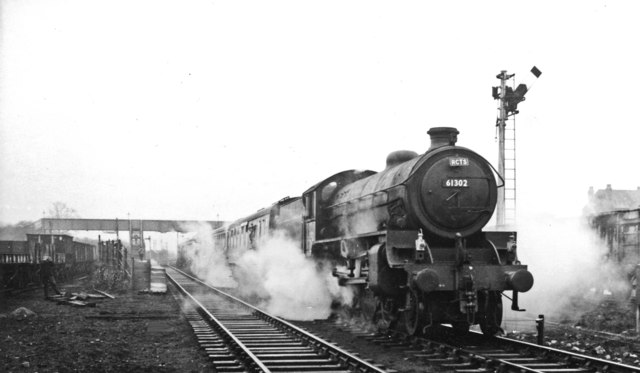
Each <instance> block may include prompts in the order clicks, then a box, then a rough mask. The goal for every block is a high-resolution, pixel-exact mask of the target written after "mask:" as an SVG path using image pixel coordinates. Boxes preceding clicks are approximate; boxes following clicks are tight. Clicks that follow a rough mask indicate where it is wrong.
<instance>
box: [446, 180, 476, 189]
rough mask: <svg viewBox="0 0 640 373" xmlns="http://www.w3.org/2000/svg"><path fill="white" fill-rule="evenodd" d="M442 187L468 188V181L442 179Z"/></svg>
mask: <svg viewBox="0 0 640 373" xmlns="http://www.w3.org/2000/svg"><path fill="white" fill-rule="evenodd" d="M442 186H443V187H445V188H468V187H469V180H468V179H444V180H442Z"/></svg>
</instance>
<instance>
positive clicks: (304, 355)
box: [254, 352, 326, 360]
mask: <svg viewBox="0 0 640 373" xmlns="http://www.w3.org/2000/svg"><path fill="white" fill-rule="evenodd" d="M254 355H256V357H257V358H259V359H260V360H279V359H283V360H286V359H290V358H292V357H298V358H310V359H312V358H317V357H323V356H326V355H318V354H316V353H312V352H309V353H300V352H291V353H288V354H254Z"/></svg>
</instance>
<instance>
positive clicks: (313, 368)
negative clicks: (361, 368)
mask: <svg viewBox="0 0 640 373" xmlns="http://www.w3.org/2000/svg"><path fill="white" fill-rule="evenodd" d="M268 368H269V370H271V371H272V372H327V371H331V372H334V371H340V372H348V370H347V369H346V368H344V367H342V366H340V365H338V364H333V365H273V366H269V367H268Z"/></svg>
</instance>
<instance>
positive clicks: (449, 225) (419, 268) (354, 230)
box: [214, 127, 533, 335]
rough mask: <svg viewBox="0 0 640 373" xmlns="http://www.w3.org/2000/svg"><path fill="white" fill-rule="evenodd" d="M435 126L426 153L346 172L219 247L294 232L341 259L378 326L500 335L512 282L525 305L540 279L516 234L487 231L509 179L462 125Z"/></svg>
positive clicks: (233, 233) (339, 268)
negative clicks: (525, 295) (473, 329)
mask: <svg viewBox="0 0 640 373" xmlns="http://www.w3.org/2000/svg"><path fill="white" fill-rule="evenodd" d="M428 134H429V135H430V136H431V146H430V148H429V149H428V150H427V151H426V152H425V153H424V154H422V155H418V154H417V153H414V152H409V151H397V152H393V153H391V154H390V155H389V156H388V157H387V166H386V168H385V169H384V170H383V171H381V172H377V173H376V172H374V171H360V170H347V171H343V172H340V173H337V174H335V175H333V176H331V177H329V178H327V179H324V180H322V181H320V182H319V183H317V184H316V185H314V186H312V187H311V188H309V189H308V190H306V191H305V192H304V193H303V194H302V196H301V197H295V198H286V199H283V200H281V201H278V202H277V203H275V204H274V205H272V206H270V207H268V208H265V209H262V210H260V211H258V212H257V213H256V214H253V215H251V216H249V217H246V218H243V219H239V220H237V221H235V222H233V223H232V224H230V225H229V226H227V227H225V228H220V229H218V230H217V231H216V232H214V236H215V239H216V241H217V243H218V245H222V246H224V247H225V248H226V250H227V252H228V253H229V254H228V255H229V257H231V258H233V257H234V256H235V257H237V253H240V252H242V251H243V250H246V249H249V248H255V247H256V246H257V245H259V243H260V240H261V239H262V238H264V237H267V236H268V235H269V234H271V233H273V232H274V231H275V230H280V231H285V232H287V233H288V234H289V235H290V237H291V238H293V239H295V240H297V242H300V249H301V250H303V251H304V252H305V253H306V254H307V255H308V256H311V257H313V258H314V259H317V260H318V261H319V263H330V264H331V266H332V267H333V268H332V269H331V270H332V273H333V275H334V276H335V277H336V279H337V281H338V283H339V285H340V286H345V287H351V288H352V289H353V290H354V292H355V293H356V294H357V297H356V301H355V303H354V305H353V307H354V308H355V309H357V310H359V311H360V312H362V314H363V315H364V316H365V317H368V318H369V319H370V320H371V321H372V322H374V323H375V324H376V325H378V326H379V327H380V328H383V329H384V328H391V327H395V326H402V324H401V320H402V321H403V322H404V328H405V329H406V331H407V332H408V333H410V334H412V335H417V334H421V333H423V332H425V331H427V330H428V328H429V327H430V326H433V325H436V324H451V325H452V326H453V328H454V330H455V331H457V332H459V333H464V332H466V331H468V329H469V327H470V326H471V325H477V324H479V326H480V328H481V330H482V331H483V333H485V334H488V335H493V334H496V333H498V332H499V331H500V330H501V329H500V324H501V322H502V313H503V309H502V292H504V291H506V290H511V291H513V297H512V309H514V310H518V308H519V307H518V293H519V292H526V291H528V290H529V289H531V287H532V286H533V276H532V274H531V273H530V272H529V271H527V266H526V265H522V264H520V262H519V260H518V257H517V245H516V238H517V234H516V232H488V231H483V230H482V228H483V227H484V226H485V225H486V224H487V223H488V222H489V220H490V218H491V216H492V214H493V211H494V209H495V206H496V201H497V190H498V187H501V186H502V185H500V186H498V185H497V182H496V178H495V176H494V170H493V168H492V166H491V165H490V164H489V162H487V161H486V160H485V159H484V158H483V157H482V156H480V155H479V154H477V153H475V152H474V151H472V150H470V149H467V148H464V147H460V146H457V145H456V142H457V135H458V134H459V132H458V131H457V130H456V129H455V128H451V127H437V128H431V129H430V130H429V131H428ZM496 174H497V172H496ZM234 253H235V254H234Z"/></svg>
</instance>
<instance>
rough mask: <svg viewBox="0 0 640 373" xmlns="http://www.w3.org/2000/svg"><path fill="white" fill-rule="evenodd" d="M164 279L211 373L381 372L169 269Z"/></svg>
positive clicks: (298, 329) (311, 336)
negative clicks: (172, 288) (181, 307)
mask: <svg viewBox="0 0 640 373" xmlns="http://www.w3.org/2000/svg"><path fill="white" fill-rule="evenodd" d="M167 277H168V278H169V280H170V282H171V283H173V284H174V285H175V286H176V287H177V289H178V290H179V291H180V293H182V295H183V297H184V299H185V300H186V301H187V303H188V306H186V307H185V312H186V315H187V319H188V320H189V322H190V323H191V326H192V327H193V330H194V332H195V334H196V337H197V339H198V342H199V343H200V345H201V347H202V348H203V349H204V350H205V351H206V352H207V354H208V355H209V357H210V358H211V361H212V363H213V365H214V366H215V369H216V371H217V372H385V370H383V369H382V368H381V367H378V366H374V365H372V364H371V363H369V362H367V361H364V360H362V359H360V358H359V357H357V356H355V355H353V354H351V353H349V352H347V351H344V350H342V349H340V348H338V347H336V346H334V345H333V344H330V343H329V342H326V341H324V340H322V339H320V338H318V337H316V336H314V335H312V334H310V333H309V332H306V331H304V330H302V329H300V328H298V327H296V326H294V325H293V324H290V323H288V322H286V321H284V320H281V319H279V318H277V317H274V316H271V315H268V314H266V313H264V312H263V311H260V310H258V309H257V308H255V307H253V306H251V305H249V304H247V303H245V302H243V301H241V300H239V299H237V298H234V297H233V296H231V295H229V294H226V293H224V292H222V291H220V290H218V289H215V288H212V287H209V286H208V285H206V284H204V283H203V282H201V281H199V280H197V279H195V278H193V277H191V276H188V275H187V274H185V273H184V272H181V271H179V270H177V269H175V268H167Z"/></svg>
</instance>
